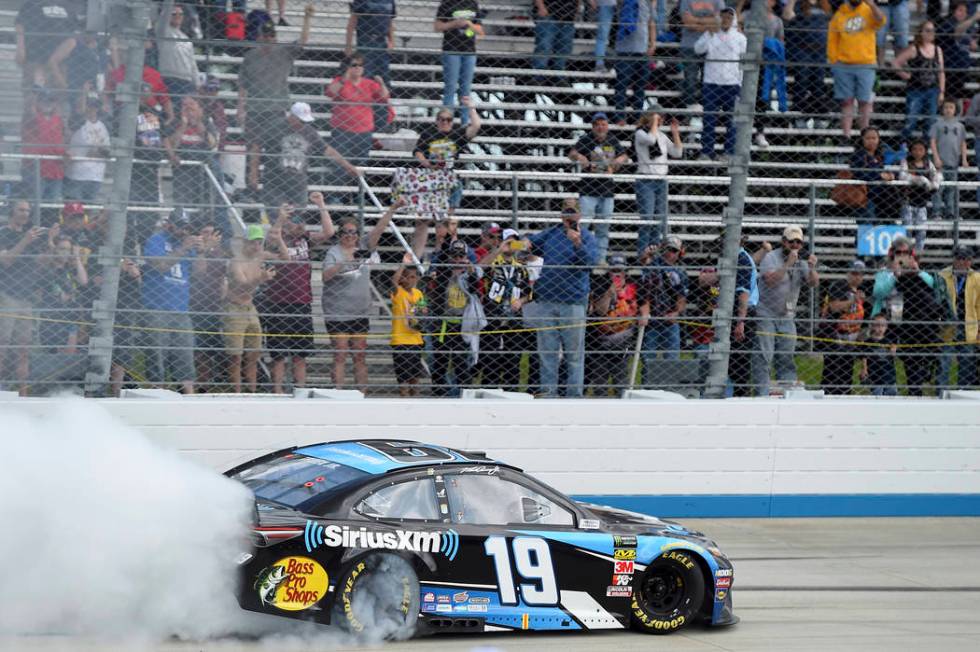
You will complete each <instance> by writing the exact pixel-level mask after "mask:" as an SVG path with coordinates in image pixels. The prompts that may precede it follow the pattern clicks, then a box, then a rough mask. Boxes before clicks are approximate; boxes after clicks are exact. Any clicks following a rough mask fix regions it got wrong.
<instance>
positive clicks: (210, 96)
mask: <svg viewBox="0 0 980 652" xmlns="http://www.w3.org/2000/svg"><path fill="white" fill-rule="evenodd" d="M219 90H221V81H220V80H219V79H218V78H217V77H214V76H212V75H208V76H207V77H206V78H205V81H204V85H203V86H201V96H200V97H198V98H197V101H198V103H199V104H200V105H201V110H202V111H203V112H204V122H205V123H206V124H207V125H208V129H211V130H212V131H213V132H214V134H215V136H217V137H218V151H219V152H220V151H222V150H223V149H224V147H225V138H226V137H227V136H228V116H227V115H225V103H224V102H223V101H222V99H221V98H220V97H218V91H219ZM276 117H278V116H276ZM216 176H217V177H218V178H219V179H220V178H221V175H220V174H218V175H216Z"/></svg>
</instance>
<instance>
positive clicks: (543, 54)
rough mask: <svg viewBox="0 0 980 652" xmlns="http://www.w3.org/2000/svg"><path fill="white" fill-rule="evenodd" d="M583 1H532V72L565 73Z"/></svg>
mask: <svg viewBox="0 0 980 652" xmlns="http://www.w3.org/2000/svg"><path fill="white" fill-rule="evenodd" d="M581 5H582V0H534V59H533V60H532V61H531V66H532V67H533V68H534V69H535V70H549V69H550V70H564V69H565V67H566V66H567V65H568V57H569V56H570V55H571V54H572V41H573V39H574V38H575V18H576V16H578V10H579V8H580V7H581Z"/></svg>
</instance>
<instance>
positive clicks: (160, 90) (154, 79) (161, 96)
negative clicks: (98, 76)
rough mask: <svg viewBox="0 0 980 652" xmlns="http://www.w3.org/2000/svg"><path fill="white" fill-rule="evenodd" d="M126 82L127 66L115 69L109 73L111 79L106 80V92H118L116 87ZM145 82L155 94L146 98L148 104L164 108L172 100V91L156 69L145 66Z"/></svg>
mask: <svg viewBox="0 0 980 652" xmlns="http://www.w3.org/2000/svg"><path fill="white" fill-rule="evenodd" d="M125 80H126V66H125V65H122V66H119V67H118V68H115V69H113V70H112V71H111V72H109V79H107V80H106V84H105V89H106V91H107V92H109V93H112V92H113V91H115V90H116V86H118V85H119V84H121V83H123V81H125ZM143 81H144V82H146V83H147V84H149V85H150V90H151V91H152V92H153V94H152V95H150V96H148V97H144V99H145V100H146V103H147V104H149V105H150V106H158V105H159V106H163V105H164V104H165V103H166V102H168V101H169V100H170V91H169V90H168V89H167V85H166V84H164V83H163V77H162V76H161V75H160V73H159V72H157V70H156V69H155V68H151V67H150V66H143Z"/></svg>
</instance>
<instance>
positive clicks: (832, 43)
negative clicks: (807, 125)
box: [827, 0, 885, 139]
mask: <svg viewBox="0 0 980 652" xmlns="http://www.w3.org/2000/svg"><path fill="white" fill-rule="evenodd" d="M884 24H885V15H884V14H883V13H881V9H879V8H878V5H876V4H875V2H874V0H847V1H846V2H844V3H843V4H841V5H840V6H839V7H838V8H837V11H835V12H834V16H833V18H831V19H830V30H829V33H828V37H827V61H828V62H829V63H830V65H831V66H832V70H833V75H834V99H837V100H839V101H840V102H841V129H843V130H844V138H845V139H849V138H850V137H851V126H852V125H853V124H854V100H855V98H856V99H857V102H858V111H859V112H860V118H859V119H858V126H859V127H860V128H861V129H864V128H866V127H867V126H868V123H869V122H870V120H871V111H872V109H873V108H874V103H873V101H872V94H873V90H874V84H875V64H876V63H877V62H878V59H877V54H876V51H875V39H876V36H875V32H876V31H877V30H878V28H880V27H881V26H882V25H884Z"/></svg>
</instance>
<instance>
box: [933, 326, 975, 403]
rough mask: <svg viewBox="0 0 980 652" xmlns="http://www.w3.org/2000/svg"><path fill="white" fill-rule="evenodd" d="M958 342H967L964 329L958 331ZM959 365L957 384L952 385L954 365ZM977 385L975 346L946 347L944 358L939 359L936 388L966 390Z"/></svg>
mask: <svg viewBox="0 0 980 652" xmlns="http://www.w3.org/2000/svg"><path fill="white" fill-rule="evenodd" d="M956 341H957V342H965V341H966V334H965V333H964V332H963V328H962V327H959V328H957V329H956ZM954 362H958V363H959V371H958V372H957V374H956V384H955V385H954V384H952V382H951V381H952V378H953V374H952V372H953V363H954ZM976 384H977V348H976V345H974V344H960V345H959V346H944V347H943V350H942V356H941V357H940V358H939V375H938V376H937V377H936V387H937V389H938V388H948V389H953V388H956V387H962V388H964V389H966V388H969V387H973V386H974V385H976Z"/></svg>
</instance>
